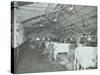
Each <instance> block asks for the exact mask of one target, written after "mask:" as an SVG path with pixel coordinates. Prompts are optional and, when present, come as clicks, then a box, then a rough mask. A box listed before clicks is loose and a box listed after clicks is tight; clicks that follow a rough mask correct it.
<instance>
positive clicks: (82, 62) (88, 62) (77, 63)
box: [74, 45, 97, 70]
mask: <svg viewBox="0 0 100 75" xmlns="http://www.w3.org/2000/svg"><path fill="white" fill-rule="evenodd" d="M96 59H97V48H96V47H89V46H83V45H80V46H79V47H77V48H76V49H75V60H74V69H77V70H79V69H80V68H81V69H84V70H85V69H88V68H90V67H92V68H93V67H96V65H97V60H96Z"/></svg>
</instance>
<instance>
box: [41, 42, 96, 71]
mask: <svg viewBox="0 0 100 75" xmlns="http://www.w3.org/2000/svg"><path fill="white" fill-rule="evenodd" d="M44 45H45V48H44V49H43V51H42V53H43V54H47V55H48V58H49V60H50V62H51V63H54V62H56V63H58V64H59V65H62V66H64V67H65V68H67V69H69V66H70V65H71V69H73V70H81V69H84V70H85V69H95V68H97V47H91V46H85V45H83V44H81V43H78V44H76V43H60V42H54V41H46V42H45V43H44Z"/></svg>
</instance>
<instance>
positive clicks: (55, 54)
mask: <svg viewBox="0 0 100 75" xmlns="http://www.w3.org/2000/svg"><path fill="white" fill-rule="evenodd" d="M56 57H57V53H54V60H55V61H56Z"/></svg>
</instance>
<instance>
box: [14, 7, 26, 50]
mask: <svg viewBox="0 0 100 75" xmlns="http://www.w3.org/2000/svg"><path fill="white" fill-rule="evenodd" d="M12 12H13V13H14V14H13V18H12V20H13V21H12V22H13V23H12V47H13V48H16V47H18V46H19V45H21V44H22V43H24V42H25V41H26V39H25V37H24V28H23V26H22V25H21V24H19V23H18V19H19V18H18V13H17V9H16V8H14V9H13V11H12Z"/></svg>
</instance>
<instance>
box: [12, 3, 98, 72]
mask: <svg viewBox="0 0 100 75" xmlns="http://www.w3.org/2000/svg"><path fill="white" fill-rule="evenodd" d="M97 8H98V7H97V6H91V5H76V4H60V3H45V2H44V3H43V2H24V1H12V2H11V72H12V73H14V74H22V73H39V72H59V71H81V70H94V69H97V68H98V62H97V61H98V44H97V43H98V42H97V41H98V40H97V33H98V32H97V28H98V24H97V17H98V14H97V11H98V10H97Z"/></svg>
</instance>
